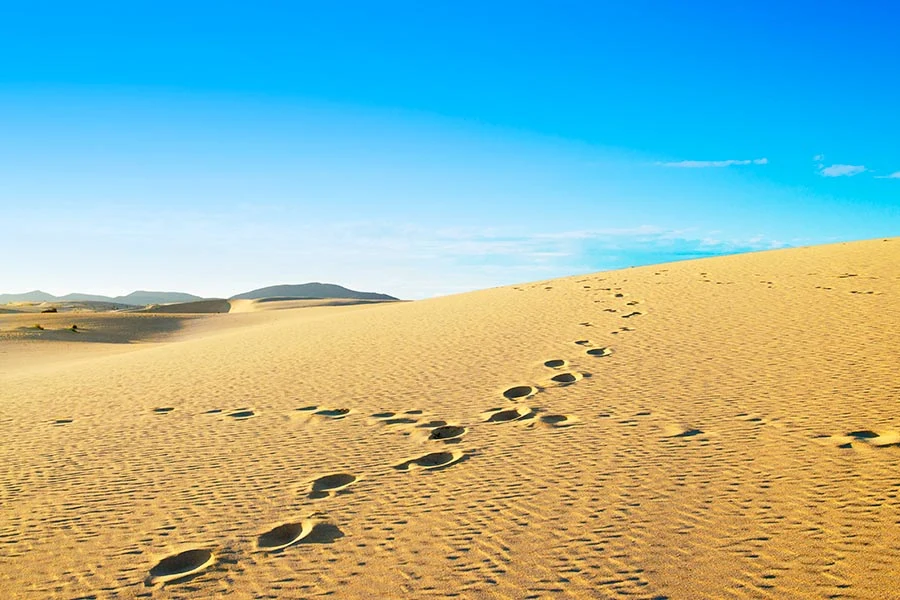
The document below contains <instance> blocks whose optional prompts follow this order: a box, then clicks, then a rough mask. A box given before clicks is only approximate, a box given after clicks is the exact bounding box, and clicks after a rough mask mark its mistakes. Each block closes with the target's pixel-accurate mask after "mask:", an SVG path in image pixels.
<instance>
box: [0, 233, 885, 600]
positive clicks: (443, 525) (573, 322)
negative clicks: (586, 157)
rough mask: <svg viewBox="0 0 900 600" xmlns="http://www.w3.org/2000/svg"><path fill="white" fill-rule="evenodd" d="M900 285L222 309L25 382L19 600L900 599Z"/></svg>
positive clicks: (15, 541)
mask: <svg viewBox="0 0 900 600" xmlns="http://www.w3.org/2000/svg"><path fill="white" fill-rule="evenodd" d="M898 267H900V240H891V241H881V240H877V241H870V242H861V243H855V244H846V245H835V246H825V247H816V248H808V249H797V250H786V251H777V252H769V253H760V254H753V255H744V256H736V257H726V258H716V259H708V260H699V261H691V262H683V263H676V264H670V265H663V266H658V267H649V268H639V269H629V270H624V271H618V272H612V273H600V274H595V275H589V276H581V277H573V278H569V279H563V280H557V281H552V282H546V283H539V284H529V285H523V286H517V287H508V288H499V289H493V290H486V291H482V292H477V293H472V294H464V295H459V296H453V297H447V298H439V299H434V300H428V301H421V302H414V303H407V304H388V305H375V306H352V307H321V308H308V309H303V310H281V311H267V312H261V313H256V314H253V315H252V317H253V318H254V319H256V320H255V321H253V322H249V321H248V322H246V323H244V324H243V325H242V326H240V327H227V326H225V325H224V324H225V323H227V322H228V320H229V319H233V318H240V317H242V316H243V315H219V316H215V317H210V318H208V319H206V320H205V321H204V323H206V324H212V325H210V327H208V328H206V329H205V330H203V331H202V332H198V333H197V334H196V335H191V336H188V337H187V338H181V339H179V340H178V341H174V342H171V343H167V344H150V345H146V346H144V347H143V348H141V349H139V350H137V351H133V352H128V353H119V354H112V355H105V356H98V357H95V358H91V359H90V360H81V361H80V362H77V363H72V364H66V363H64V362H60V363H57V364H55V365H54V366H53V368H52V369H45V370H43V371H41V372H33V371H28V370H24V371H22V372H13V373H9V374H6V375H3V376H2V377H0V402H2V404H0V409H2V410H0V441H2V443H0V597H3V598H18V597H27V598H46V597H60V598H76V597H81V596H89V597H91V596H92V595H95V596H96V597H117V598H132V597H149V598H181V597H202V598H211V597H217V596H220V595H221V596H228V597H232V598H285V597H297V598H300V597H303V598H305V597H311V598H315V597H321V596H327V595H330V596H331V597H335V598H373V597H376V598H377V597H380V598H401V597H445V596H447V595H454V594H455V595H456V596H457V597H464V598H541V597H569V596H571V597H585V598H597V597H599V598H605V597H609V598H618V597H622V598H625V597H628V598H825V597H831V598H841V597H847V598H892V597H900V593H898V591H897V589H898V587H897V579H896V576H897V573H898V571H900V527H898V519H900V511H898V509H900V499H898V490H900V479H898V469H897V464H898V459H900V447H898V446H897V443H898V442H900V435H898V433H897V432H898V430H900V408H898V407H900V404H898V400H900V369H898V362H900V361H898V356H900V295H898V292H900V268H898ZM216 323H219V324H222V327H223V328H221V329H219V328H218V326H214V325H215V324H216ZM604 348H606V349H608V350H603V349H604ZM547 361H564V362H562V364H560V362H550V363H549V364H550V366H546V364H545V363H547ZM513 388H515V389H513ZM510 390H511V391H510ZM531 392H533V395H531V396H530V397H529V396H527V394H529V393H531ZM505 394H506V395H508V396H512V397H513V398H512V399H510V398H507V397H505ZM523 394H525V395H526V396H522V395H523ZM444 423H446V425H442V424H444ZM454 436H456V437H454ZM431 437H435V438H438V439H430V438H431ZM429 467H437V468H429ZM298 537H301V538H302V539H300V540H299V541H298V542H297V543H296V544H293V545H289V546H287V547H283V546H285V545H286V544H290V542H292V541H294V540H295V539H296V538H298ZM191 550H194V551H195V552H191V553H189V554H186V555H183V556H182V559H180V560H177V561H168V560H164V559H166V558H167V557H171V556H174V555H176V554H178V553H181V552H184V551H191ZM160 561H163V562H162V563H161V564H160ZM192 566H196V567H198V568H199V569H200V572H199V573H198V574H197V575H196V576H193V577H188V578H187V580H181V581H175V582H172V583H166V582H165V580H166V579H167V577H168V576H170V575H171V574H172V573H173V572H179V570H180V569H189V568H191V567H192Z"/></svg>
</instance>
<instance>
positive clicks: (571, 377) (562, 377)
mask: <svg viewBox="0 0 900 600" xmlns="http://www.w3.org/2000/svg"><path fill="white" fill-rule="evenodd" d="M582 377H583V375H582V374H581V373H560V374H559V375H554V376H553V377H551V378H550V381H552V382H553V383H558V384H560V385H569V384H572V383H575V382H576V381H578V380H579V379H581V378H582Z"/></svg>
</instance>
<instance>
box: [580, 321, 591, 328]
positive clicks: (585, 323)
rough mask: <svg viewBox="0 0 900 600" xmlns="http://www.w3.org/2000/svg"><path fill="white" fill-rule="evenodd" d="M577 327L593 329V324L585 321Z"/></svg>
mask: <svg viewBox="0 0 900 600" xmlns="http://www.w3.org/2000/svg"><path fill="white" fill-rule="evenodd" d="M579 325H581V326H582V327H593V326H594V324H593V323H591V322H589V321H585V322H584V323H579Z"/></svg>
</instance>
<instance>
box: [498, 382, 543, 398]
mask: <svg viewBox="0 0 900 600" xmlns="http://www.w3.org/2000/svg"><path fill="white" fill-rule="evenodd" d="M537 392H538V390H537V388H536V387H534V386H531V385H517V386H515V387H511V388H509V389H508V390H506V391H505V392H503V397H504V398H506V399H507V400H521V399H523V398H528V397H529V396H534V395H535V394H537Z"/></svg>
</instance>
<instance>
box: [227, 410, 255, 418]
mask: <svg viewBox="0 0 900 600" xmlns="http://www.w3.org/2000/svg"><path fill="white" fill-rule="evenodd" d="M228 416H229V417H231V418H232V419H236V420H238V421H245V420H247V419H249V418H251V417H255V416H256V413H255V412H253V411H252V410H250V409H249V408H239V409H237V410H236V411H234V412H231V413H228Z"/></svg>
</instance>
